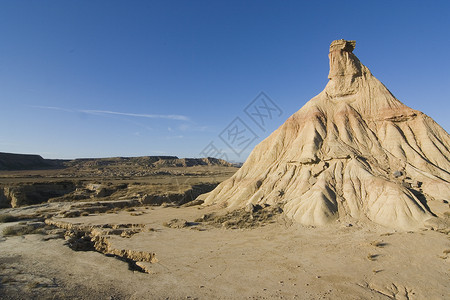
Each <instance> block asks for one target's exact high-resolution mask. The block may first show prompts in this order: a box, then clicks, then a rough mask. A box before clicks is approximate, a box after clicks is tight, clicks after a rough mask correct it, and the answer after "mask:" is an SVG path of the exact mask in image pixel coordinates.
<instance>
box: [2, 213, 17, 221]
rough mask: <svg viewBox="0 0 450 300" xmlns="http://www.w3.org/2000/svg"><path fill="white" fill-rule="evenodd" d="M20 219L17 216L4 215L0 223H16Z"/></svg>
mask: <svg viewBox="0 0 450 300" xmlns="http://www.w3.org/2000/svg"><path fill="white" fill-rule="evenodd" d="M18 220H19V219H18V218H17V217H15V216H12V215H10V214H4V215H0V223H10V222H16V221H18Z"/></svg>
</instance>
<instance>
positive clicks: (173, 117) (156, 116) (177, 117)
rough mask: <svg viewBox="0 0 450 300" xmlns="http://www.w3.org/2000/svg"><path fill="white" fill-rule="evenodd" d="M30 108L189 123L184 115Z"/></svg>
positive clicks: (45, 107)
mask: <svg viewBox="0 0 450 300" xmlns="http://www.w3.org/2000/svg"><path fill="white" fill-rule="evenodd" d="M32 107H35V108H41V109H51V110H59V111H66V112H78V113H85V114H90V115H119V116H127V117H137V118H148V119H168V120H178V121H189V117H187V116H184V115H160V114H136V113H128V112H118V111H110V110H92V109H67V108H62V107H55V106H36V105H33V106H32Z"/></svg>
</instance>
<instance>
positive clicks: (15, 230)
mask: <svg viewBox="0 0 450 300" xmlns="http://www.w3.org/2000/svg"><path fill="white" fill-rule="evenodd" d="M2 233H3V235H4V236H21V235H25V234H41V233H43V230H42V228H36V227H34V226H31V225H25V226H20V225H15V226H9V227H6V228H5V229H3V232H2Z"/></svg>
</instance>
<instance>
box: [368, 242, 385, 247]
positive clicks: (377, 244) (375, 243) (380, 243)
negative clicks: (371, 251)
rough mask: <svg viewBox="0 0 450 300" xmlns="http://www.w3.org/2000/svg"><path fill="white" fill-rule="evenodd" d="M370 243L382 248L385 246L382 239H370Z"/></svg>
mask: <svg viewBox="0 0 450 300" xmlns="http://www.w3.org/2000/svg"><path fill="white" fill-rule="evenodd" d="M370 245H372V246H374V247H378V248H382V247H384V246H386V245H387V244H386V243H385V242H383V241H372V242H370Z"/></svg>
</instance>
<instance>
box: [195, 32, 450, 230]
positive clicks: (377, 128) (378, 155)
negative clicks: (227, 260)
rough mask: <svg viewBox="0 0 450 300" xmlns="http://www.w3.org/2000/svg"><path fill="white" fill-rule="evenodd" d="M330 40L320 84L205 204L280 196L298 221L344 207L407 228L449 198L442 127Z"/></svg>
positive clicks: (447, 142) (272, 200)
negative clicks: (326, 76)
mask: <svg viewBox="0 0 450 300" xmlns="http://www.w3.org/2000/svg"><path fill="white" fill-rule="evenodd" d="M354 47H355V42H354V41H345V40H337V41H334V42H333V43H332V44H331V46H330V53H329V59H330V72H329V79H330V80H329V82H328V84H327V85H326V87H325V89H324V90H323V91H322V92H321V93H320V94H319V95H317V96H316V97H314V98H313V99H311V100H310V101H309V102H308V103H306V104H305V105H304V106H303V107H302V108H301V109H300V110H299V111H298V112H296V113H295V114H294V115H292V116H291V117H290V118H289V119H288V120H287V121H286V122H285V123H284V124H283V125H282V126H280V127H279V128H278V129H277V130H276V131H274V132H273V133H272V134H271V135H270V136H269V137H268V138H266V139H265V140H264V141H263V142H261V143H260V144H259V145H257V146H256V147H255V149H254V150H253V151H252V153H251V154H250V156H249V158H248V159H247V161H246V162H245V164H244V165H243V166H242V168H241V169H240V170H239V171H238V172H236V173H235V175H233V176H232V177H231V178H230V179H228V180H226V181H224V182H222V183H221V184H220V185H219V186H218V187H217V188H216V189H214V190H213V191H212V192H210V193H209V194H206V195H204V196H201V197H199V198H201V199H202V200H204V201H205V205H211V204H219V205H221V206H224V207H228V208H244V207H246V206H247V205H248V204H250V203H251V204H254V205H256V204H259V205H262V204H270V205H273V204H278V203H283V204H284V207H283V209H284V212H285V213H286V215H287V216H288V217H290V218H292V219H294V220H295V221H297V222H300V223H302V224H305V225H323V224H326V223H329V222H332V221H334V220H337V219H342V218H344V217H348V216H350V217H353V218H357V219H368V220H371V221H374V222H376V223H379V224H382V225H384V226H387V227H391V228H398V229H414V228H418V227H421V226H423V225H424V223H425V222H426V220H428V219H430V218H433V215H434V214H437V215H439V212H438V211H431V209H430V207H434V206H433V205H434V204H436V203H442V202H445V201H447V200H448V199H450V161H449V159H450V151H449V149H450V136H449V135H448V133H447V132H446V131H445V130H444V129H443V128H441V127H440V126H439V125H438V124H437V123H436V122H434V121H433V120H432V119H431V118H430V117H428V116H427V115H425V114H423V113H421V112H419V111H417V110H414V109H411V108H409V107H408V106H406V105H404V104H403V103H401V102H400V101H399V100H397V99H396V98H395V97H394V96H393V95H392V94H391V93H390V91H389V90H388V89H387V88H386V87H385V86H384V85H383V84H382V83H381V82H380V81H378V80H377V79H376V78H375V77H374V76H373V75H372V73H371V72H370V71H369V69H368V68H367V67H366V66H364V65H363V64H362V63H361V62H360V61H359V60H358V58H357V57H356V56H355V55H354V54H353V53H352V51H353V49H354Z"/></svg>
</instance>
